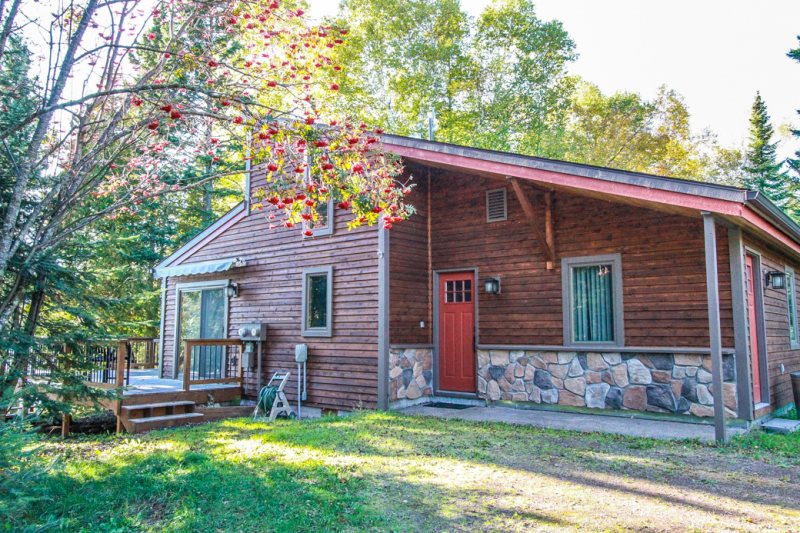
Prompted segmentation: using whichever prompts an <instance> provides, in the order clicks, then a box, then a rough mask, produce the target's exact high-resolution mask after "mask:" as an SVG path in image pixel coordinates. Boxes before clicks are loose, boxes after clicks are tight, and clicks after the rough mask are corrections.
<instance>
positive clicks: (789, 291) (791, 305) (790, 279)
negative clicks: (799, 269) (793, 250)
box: [786, 270, 798, 346]
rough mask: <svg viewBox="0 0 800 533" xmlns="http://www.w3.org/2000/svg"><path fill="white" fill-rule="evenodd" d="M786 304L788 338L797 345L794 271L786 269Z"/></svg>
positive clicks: (793, 344)
mask: <svg viewBox="0 0 800 533" xmlns="http://www.w3.org/2000/svg"><path fill="white" fill-rule="evenodd" d="M786 304H787V307H788V311H789V340H790V341H791V344H792V346H797V344H798V343H797V299H796V295H795V292H794V272H793V271H791V270H787V271H786Z"/></svg>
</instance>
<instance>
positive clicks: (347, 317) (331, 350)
mask: <svg viewBox="0 0 800 533" xmlns="http://www.w3.org/2000/svg"><path fill="white" fill-rule="evenodd" d="M257 186H258V181H256V180H254V187H257ZM348 220H349V218H348V215H347V214H346V213H345V212H344V211H341V210H336V213H335V231H334V234H333V235H332V236H324V237H318V238H311V239H304V238H303V237H302V235H301V230H300V229H298V228H294V229H285V228H277V229H270V228H269V222H268V221H267V220H266V219H265V216H264V215H263V214H259V213H253V214H251V215H250V216H248V217H246V218H244V219H243V220H241V221H239V222H238V223H236V224H235V225H234V226H232V227H231V228H229V229H228V230H227V231H225V232H224V233H223V234H221V235H220V236H218V237H217V238H216V239H214V240H212V241H210V242H209V243H207V244H206V245H205V246H203V247H202V248H200V249H199V250H198V251H196V252H195V253H194V254H192V255H191V257H189V258H188V259H186V260H185V261H184V262H183V264H186V263H191V262H200V261H208V260H212V259H219V258H225V257H234V256H238V257H243V258H245V259H246V260H247V265H246V266H245V267H242V268H234V269H231V270H230V271H228V272H222V273H219V274H213V275H203V276H192V277H189V278H170V279H169V280H168V284H167V300H166V318H165V330H164V331H165V333H164V364H163V375H164V376H165V377H170V376H171V375H172V372H173V360H174V353H173V352H174V346H175V303H176V298H175V291H176V284H177V283H181V282H188V281H202V280H209V279H230V281H231V282H233V283H237V284H238V285H239V296H238V297H236V298H232V299H230V300H229V319H228V325H227V326H228V336H229V337H237V338H238V329H239V327H240V326H241V325H242V324H245V323H254V322H265V323H267V324H268V338H267V341H266V345H265V348H264V352H265V353H264V358H263V365H264V369H263V380H262V382H263V383H264V384H266V381H267V380H268V379H269V376H271V375H272V373H273V372H274V371H277V370H290V371H291V372H292V378H291V381H290V385H289V386H287V389H286V391H287V396H289V398H290V399H294V398H295V396H296V394H295V391H296V381H295V378H296V376H295V375H294V374H295V369H296V363H295V362H294V346H295V344H298V343H305V344H307V345H308V350H309V358H308V384H309V386H308V402H307V403H308V404H310V405H314V406H317V407H322V408H330V409H345V410H351V409H354V408H357V407H365V408H374V407H375V406H376V401H377V379H378V378H377V352H378V323H377V320H378V318H377V317H378V296H377V295H378V256H377V252H378V231H377V229H376V227H371V228H370V227H364V228H359V229H356V230H353V231H348V230H347V228H346V224H347V221H348ZM318 266H332V267H333V335H332V337H330V338H318V337H302V336H301V334H300V328H301V318H300V317H301V292H302V291H301V287H302V271H303V269H304V268H309V267H318ZM245 377H246V383H245V394H246V395H249V396H254V395H255V394H256V390H255V388H256V386H255V383H256V375H255V373H254V372H253V373H248V374H246V375H245Z"/></svg>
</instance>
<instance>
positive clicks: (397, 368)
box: [389, 348, 433, 402]
mask: <svg viewBox="0 0 800 533" xmlns="http://www.w3.org/2000/svg"><path fill="white" fill-rule="evenodd" d="M424 396H433V349H431V348H390V349H389V401H390V402H394V401H397V400H416V399H418V398H422V397H424Z"/></svg>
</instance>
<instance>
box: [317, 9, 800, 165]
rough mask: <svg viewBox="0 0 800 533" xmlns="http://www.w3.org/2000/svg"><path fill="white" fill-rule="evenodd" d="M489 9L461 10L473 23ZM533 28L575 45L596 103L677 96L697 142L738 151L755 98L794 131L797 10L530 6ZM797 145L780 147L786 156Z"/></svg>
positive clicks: (578, 66) (798, 80)
mask: <svg viewBox="0 0 800 533" xmlns="http://www.w3.org/2000/svg"><path fill="white" fill-rule="evenodd" d="M488 3H489V0H461V4H462V6H463V7H464V9H466V10H467V11H468V12H469V13H470V15H472V16H478V15H479V14H480V12H481V11H482V10H483V8H484V7H485V6H486V5H487V4H488ZM534 3H535V5H536V10H537V13H538V15H539V17H540V18H542V19H544V20H552V19H557V20H560V21H561V22H562V23H563V24H564V28H565V29H566V30H567V32H568V33H569V34H570V35H571V36H572V38H573V39H574V40H575V43H576V44H577V51H578V53H579V54H580V57H579V58H578V60H577V61H576V62H574V63H573V64H572V65H571V67H570V72H571V73H573V74H577V75H579V76H581V77H582V78H584V79H586V80H588V81H591V82H593V83H595V84H597V85H598V86H599V87H600V89H601V90H603V91H604V92H606V93H611V92H615V91H631V92H637V93H640V94H641V95H642V96H644V97H647V98H649V97H652V96H654V95H655V94H656V92H657V90H658V87H659V86H661V85H667V86H668V87H670V88H671V89H675V90H676V91H678V92H679V93H680V94H682V95H683V96H684V97H685V99H686V103H687V105H688V106H689V110H690V112H691V115H692V125H693V128H694V130H695V131H697V132H699V131H701V130H703V129H705V128H709V129H710V130H711V131H713V132H714V133H716V134H717V136H718V138H719V141H720V143H721V144H723V145H724V146H736V147H739V146H742V145H743V143H744V142H745V141H746V138H747V128H748V118H749V116H750V108H751V106H752V103H753V99H754V98H755V94H756V91H761V96H762V97H763V98H764V100H765V101H766V103H767V108H768V110H769V113H770V115H771V116H772V121H773V125H774V126H775V128H776V129H779V126H780V125H781V124H793V125H795V126H800V116H798V115H797V113H796V109H798V108H800V63H797V62H795V61H792V60H791V59H789V58H788V57H786V53H787V52H788V51H789V49H790V48H796V47H797V46H798V41H797V35H798V34H800V0H534ZM310 4H311V9H310V12H309V15H311V16H312V17H320V16H324V15H328V14H333V13H335V11H336V7H337V4H338V2H336V1H333V0H310ZM798 145H800V143H798V142H797V141H795V140H792V139H789V138H781V144H780V146H779V152H780V154H781V155H782V156H788V155H790V154H791V153H792V152H794V150H796V149H797V148H798V147H800V146H798Z"/></svg>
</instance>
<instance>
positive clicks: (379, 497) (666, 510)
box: [0, 412, 800, 531]
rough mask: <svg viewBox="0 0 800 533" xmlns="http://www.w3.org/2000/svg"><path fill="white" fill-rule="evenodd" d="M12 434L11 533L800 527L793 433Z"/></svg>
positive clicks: (400, 421)
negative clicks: (722, 443)
mask: <svg viewBox="0 0 800 533" xmlns="http://www.w3.org/2000/svg"><path fill="white" fill-rule="evenodd" d="M0 437H2V441H1V442H2V444H1V445H0V530H4V529H5V530H9V531H19V530H31V531H38V530H41V529H42V528H47V527H53V528H61V529H63V530H65V531H141V530H155V531H273V530H274V531H341V530H344V531H361V530H380V531H384V530H392V531H431V530H451V531H452V530H457V531H467V530H470V531H472V530H518V531H523V530H530V529H533V528H538V529H545V530H548V529H550V530H561V529H578V528H581V529H590V530H642V529H649V530H655V531H673V530H717V531H718V530H752V531H764V530H778V531H781V530H785V531H791V530H795V531H796V530H798V528H800V510H799V509H800V435H797V434H796V435H793V436H789V437H783V436H774V435H764V434H760V433H756V434H752V435H749V436H746V437H740V438H738V439H736V440H734V442H733V444H732V445H731V446H728V447H725V448H719V447H715V446H711V445H703V444H700V443H697V442H680V443H674V442H673V443H668V442H659V441H654V440H646V439H632V438H625V437H616V436H608V435H598V434H588V435H587V434H578V433H571V432H562V431H549V430H542V429H536V428H528V427H517V426H510V425H505V424H479V423H471V422H462V421H455V420H453V421H442V420H437V419H432V418H424V417H411V416H404V415H400V414H388V413H376V412H370V413H366V412H365V413H358V414H355V415H353V416H351V417H347V418H325V419H321V420H314V421H302V422H297V421H280V422H277V423H275V424H268V423H264V422H253V421H250V420H246V419H237V420H228V421H222V422H217V423H210V424H203V425H198V426H194V427H189V428H179V429H175V430H164V431H157V432H152V433H150V434H147V435H143V436H142V435H135V436H122V437H115V436H109V437H91V438H89V437H83V438H80V437H79V438H73V439H69V440H67V441H61V440H59V439H55V438H44V437H35V438H31V437H29V436H19V435H17V434H14V433H10V432H8V431H5V432H2V433H0Z"/></svg>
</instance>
